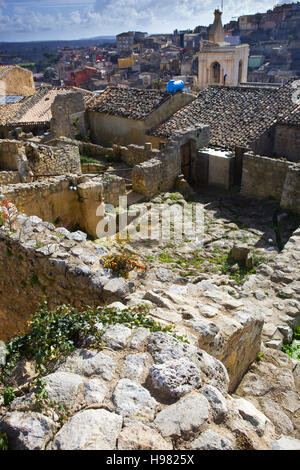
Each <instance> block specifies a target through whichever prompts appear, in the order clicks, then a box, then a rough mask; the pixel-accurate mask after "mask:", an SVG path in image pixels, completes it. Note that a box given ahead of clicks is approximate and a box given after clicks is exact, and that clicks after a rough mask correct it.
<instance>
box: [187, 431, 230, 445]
mask: <svg viewBox="0 0 300 470" xmlns="http://www.w3.org/2000/svg"><path fill="white" fill-rule="evenodd" d="M233 446H234V445H233V443H232V442H231V441H230V440H229V439H226V437H223V436H221V435H220V434H217V433H216V432H214V431H212V430H211V429H206V431H204V432H202V433H201V434H200V436H199V437H198V439H195V440H194V441H193V442H192V444H191V448H192V449H194V450H232V449H233Z"/></svg>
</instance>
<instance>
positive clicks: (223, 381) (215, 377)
mask: <svg viewBox="0 0 300 470" xmlns="http://www.w3.org/2000/svg"><path fill="white" fill-rule="evenodd" d="M197 359H198V364H199V367H200V370H201V371H202V372H203V374H204V375H205V377H206V382H207V383H208V384H210V385H213V386H214V387H216V388H217V389H218V390H219V391H220V392H221V393H227V392H228V387H229V376H228V373H227V370H226V368H225V366H224V365H223V364H222V362H220V361H219V360H218V359H215V358H214V357H213V356H210V355H209V354H208V353H207V352H206V351H203V350H201V349H198V351H197Z"/></svg>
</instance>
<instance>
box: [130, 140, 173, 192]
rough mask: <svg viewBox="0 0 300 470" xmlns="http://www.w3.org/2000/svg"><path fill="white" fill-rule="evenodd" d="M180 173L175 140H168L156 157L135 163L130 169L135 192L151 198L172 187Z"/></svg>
mask: <svg viewBox="0 0 300 470" xmlns="http://www.w3.org/2000/svg"><path fill="white" fill-rule="evenodd" d="M180 173H181V154H180V149H179V148H178V146H177V145H176V143H175V142H173V141H169V142H168V143H167V144H166V147H165V150H164V152H161V153H160V154H159V155H158V157H157V158H152V159H151V160H148V161H146V162H143V163H141V164H140V165H136V166H135V167H134V168H133V171H132V187H133V190H134V191H136V192H137V193H141V194H143V195H144V196H146V197H147V198H151V197H153V196H155V195H156V194H158V193H159V192H162V191H169V190H171V189H172V188H173V186H174V184H175V181H176V178H177V176H178V175H180Z"/></svg>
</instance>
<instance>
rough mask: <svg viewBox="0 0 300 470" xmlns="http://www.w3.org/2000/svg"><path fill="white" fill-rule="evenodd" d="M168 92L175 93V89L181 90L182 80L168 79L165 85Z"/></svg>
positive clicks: (182, 86)
mask: <svg viewBox="0 0 300 470" xmlns="http://www.w3.org/2000/svg"><path fill="white" fill-rule="evenodd" d="M166 88H167V91H168V92H169V93H176V91H182V90H183V88H184V82H183V81H182V80H170V81H169V83H167V85H166Z"/></svg>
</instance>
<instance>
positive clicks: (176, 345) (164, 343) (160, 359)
mask: <svg viewBox="0 0 300 470" xmlns="http://www.w3.org/2000/svg"><path fill="white" fill-rule="evenodd" d="M148 351H149V352H150V354H151V355H152V357H153V359H154V362H156V363H160V364H162V363H164V362H166V361H171V360H172V359H179V358H180V357H183V356H185V355H186V356H188V352H189V351H190V347H189V345H188V344H186V343H183V342H182V341H179V340H178V339H176V338H174V337H172V336H170V335H168V334H166V333H161V332H156V333H152V334H151V336H150V338H149V340H148Z"/></svg>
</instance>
